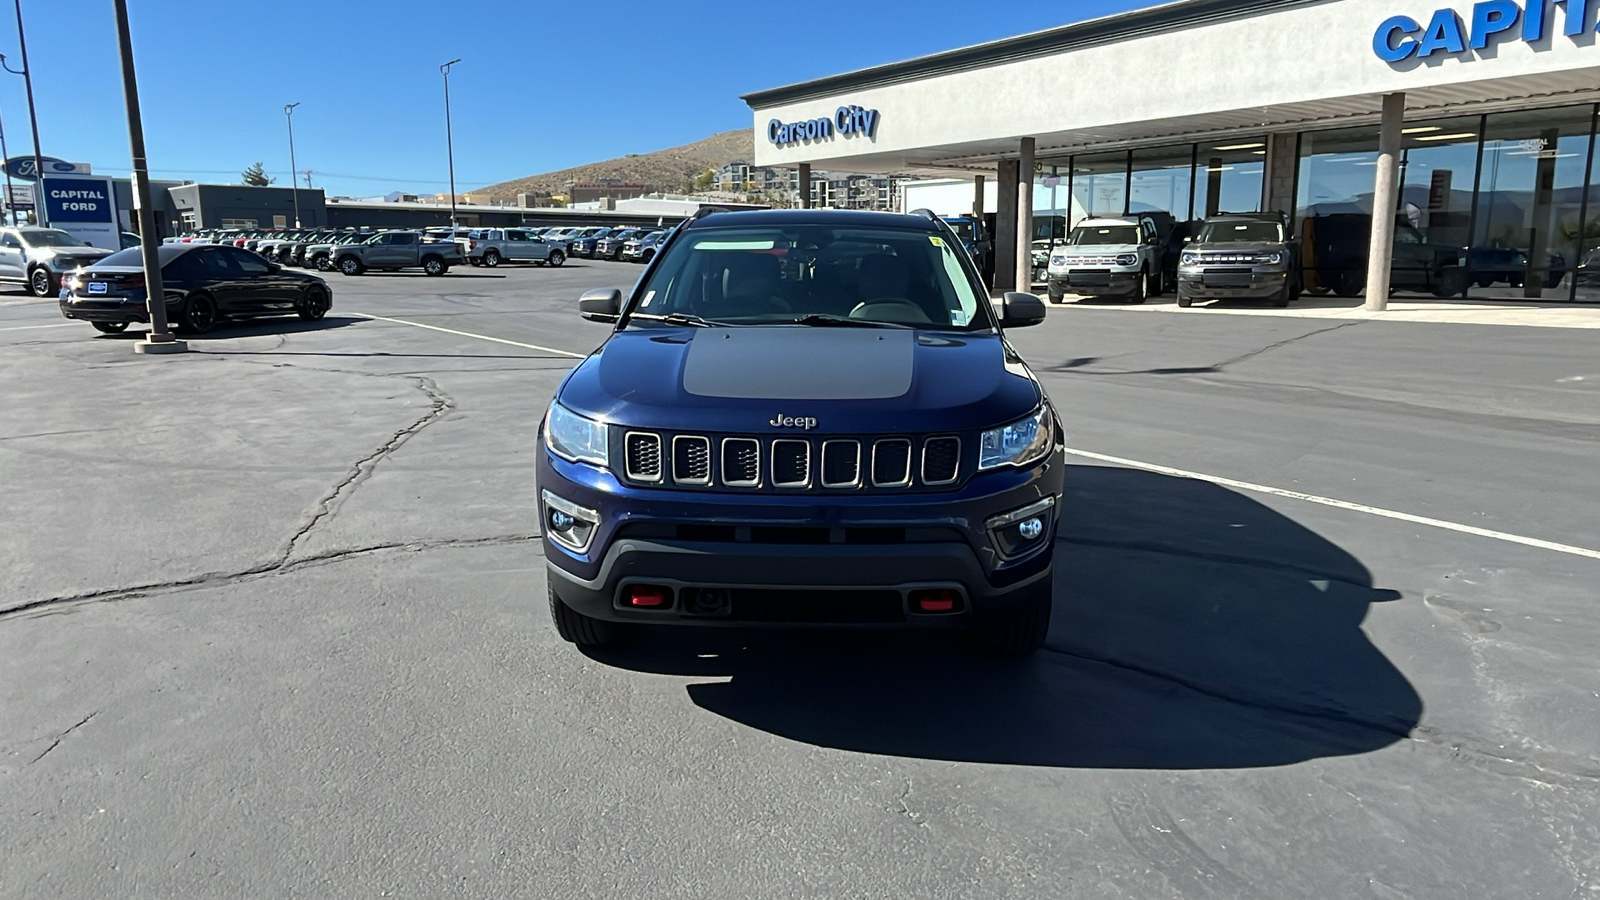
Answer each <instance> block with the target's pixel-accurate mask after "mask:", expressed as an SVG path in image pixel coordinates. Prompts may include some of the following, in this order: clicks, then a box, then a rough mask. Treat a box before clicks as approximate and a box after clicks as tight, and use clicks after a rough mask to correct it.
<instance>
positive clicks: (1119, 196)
mask: <svg viewBox="0 0 1600 900" xmlns="http://www.w3.org/2000/svg"><path fill="white" fill-rule="evenodd" d="M1072 203H1073V205H1074V207H1075V209H1074V210H1073V213H1074V214H1075V215H1077V216H1082V217H1088V218H1096V217H1101V216H1121V215H1122V214H1123V213H1124V212H1126V211H1127V206H1128V151H1126V150H1113V151H1111V152H1110V153H1084V154H1080V155H1078V156H1074V157H1073V158H1072ZM1074 224H1076V222H1074Z"/></svg>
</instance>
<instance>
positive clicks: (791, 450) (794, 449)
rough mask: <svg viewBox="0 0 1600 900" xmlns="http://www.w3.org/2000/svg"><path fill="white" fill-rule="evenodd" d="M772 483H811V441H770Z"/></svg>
mask: <svg viewBox="0 0 1600 900" xmlns="http://www.w3.org/2000/svg"><path fill="white" fill-rule="evenodd" d="M772 483H773V484H774V485H776V486H777V487H789V488H796V487H805V486H806V485H808V484H810V483H811V442H810V441H787V440H783V441H773V442H772Z"/></svg>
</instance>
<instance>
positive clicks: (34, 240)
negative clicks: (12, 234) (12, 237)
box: [18, 228, 87, 247]
mask: <svg viewBox="0 0 1600 900" xmlns="http://www.w3.org/2000/svg"><path fill="white" fill-rule="evenodd" d="M18 234H20V235H22V242H23V243H24V244H27V245H28V246H29V247H84V246H87V244H86V243H85V242H84V241H82V240H80V239H78V238H75V237H73V236H72V235H70V234H68V233H66V232H65V231H57V230H55V229H54V228H52V229H49V230H45V231H20V232H18Z"/></svg>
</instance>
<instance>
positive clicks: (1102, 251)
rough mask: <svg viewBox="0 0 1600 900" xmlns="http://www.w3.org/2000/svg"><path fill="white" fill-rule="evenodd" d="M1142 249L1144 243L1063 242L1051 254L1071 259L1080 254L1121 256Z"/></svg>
mask: <svg viewBox="0 0 1600 900" xmlns="http://www.w3.org/2000/svg"><path fill="white" fill-rule="evenodd" d="M1142 249H1144V245H1142V244H1075V245H1072V246H1068V245H1066V244H1062V245H1061V246H1059V247H1056V248H1054V249H1053V250H1051V251H1050V255H1051V256H1053V257H1054V256H1066V257H1067V258H1069V259H1071V258H1074V257H1079V256H1121V255H1122V254H1124V253H1138V252H1139V251H1140V250H1142Z"/></svg>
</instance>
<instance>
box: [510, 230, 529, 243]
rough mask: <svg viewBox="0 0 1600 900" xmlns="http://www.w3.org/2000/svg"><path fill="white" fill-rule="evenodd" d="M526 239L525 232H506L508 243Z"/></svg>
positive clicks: (526, 234)
mask: <svg viewBox="0 0 1600 900" xmlns="http://www.w3.org/2000/svg"><path fill="white" fill-rule="evenodd" d="M527 239H528V233H527V232H526V231H508V232H506V240H508V241H525V240H527Z"/></svg>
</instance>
